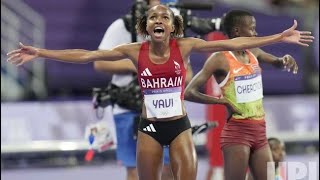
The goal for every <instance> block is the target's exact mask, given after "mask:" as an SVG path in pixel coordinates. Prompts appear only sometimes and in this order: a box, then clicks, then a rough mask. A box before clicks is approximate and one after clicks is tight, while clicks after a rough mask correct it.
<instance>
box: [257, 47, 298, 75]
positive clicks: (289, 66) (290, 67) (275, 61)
mask: <svg viewBox="0 0 320 180" xmlns="http://www.w3.org/2000/svg"><path fill="white" fill-rule="evenodd" d="M251 52H252V53H253V54H254V55H255V56H256V57H257V59H258V61H259V62H260V63H267V64H272V65H273V66H275V67H277V68H284V69H286V70H287V71H288V72H290V71H292V72H293V73H294V74H296V73H297V72H298V65H297V63H296V61H295V59H294V58H293V57H292V56H291V55H289V54H286V55H284V56H283V57H276V56H274V55H272V54H270V53H267V52H265V51H263V50H262V49H260V48H255V49H252V50H251Z"/></svg>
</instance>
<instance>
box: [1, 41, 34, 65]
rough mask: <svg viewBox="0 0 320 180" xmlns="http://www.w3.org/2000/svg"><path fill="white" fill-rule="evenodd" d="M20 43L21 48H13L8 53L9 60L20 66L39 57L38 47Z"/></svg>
mask: <svg viewBox="0 0 320 180" xmlns="http://www.w3.org/2000/svg"><path fill="white" fill-rule="evenodd" d="M19 45H20V49H16V50H13V51H11V52H9V53H8V54H7V55H8V56H9V58H8V59H7V61H8V62H10V63H12V64H15V65H18V66H19V65H22V64H24V63H26V62H29V61H31V60H33V59H35V58H37V57H38V49H37V48H35V47H32V46H25V45H23V44H22V43H20V44H19Z"/></svg>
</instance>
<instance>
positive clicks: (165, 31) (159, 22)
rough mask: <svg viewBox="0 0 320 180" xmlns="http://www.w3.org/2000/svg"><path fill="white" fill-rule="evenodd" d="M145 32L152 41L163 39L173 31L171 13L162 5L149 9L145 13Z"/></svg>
mask: <svg viewBox="0 0 320 180" xmlns="http://www.w3.org/2000/svg"><path fill="white" fill-rule="evenodd" d="M147 32H148V34H149V35H150V36H151V39H153V40H154V41H164V40H166V39H167V38H169V37H170V34H171V33H172V32H174V25H173V14H172V12H171V11H170V10H169V9H168V7H166V6H164V5H156V6H154V7H152V8H151V9H149V11H148V15H147Z"/></svg>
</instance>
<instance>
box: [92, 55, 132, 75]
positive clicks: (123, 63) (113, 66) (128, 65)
mask: <svg viewBox="0 0 320 180" xmlns="http://www.w3.org/2000/svg"><path fill="white" fill-rule="evenodd" d="M94 69H95V70H97V71H100V72H104V73H111V74H128V73H135V72H137V68H136V67H135V66H134V65H133V63H132V62H131V60H130V59H123V60H119V61H95V62H94Z"/></svg>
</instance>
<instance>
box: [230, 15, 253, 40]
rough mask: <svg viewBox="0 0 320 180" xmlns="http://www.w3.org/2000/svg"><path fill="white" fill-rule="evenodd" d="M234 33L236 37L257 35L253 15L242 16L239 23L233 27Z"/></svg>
mask: <svg viewBox="0 0 320 180" xmlns="http://www.w3.org/2000/svg"><path fill="white" fill-rule="evenodd" d="M235 34H236V36H237V37H253V36H257V35H258V33H257V32H256V19H255V18H254V17H253V16H244V17H242V20H241V22H240V23H239V25H237V26H236V27H235Z"/></svg>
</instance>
